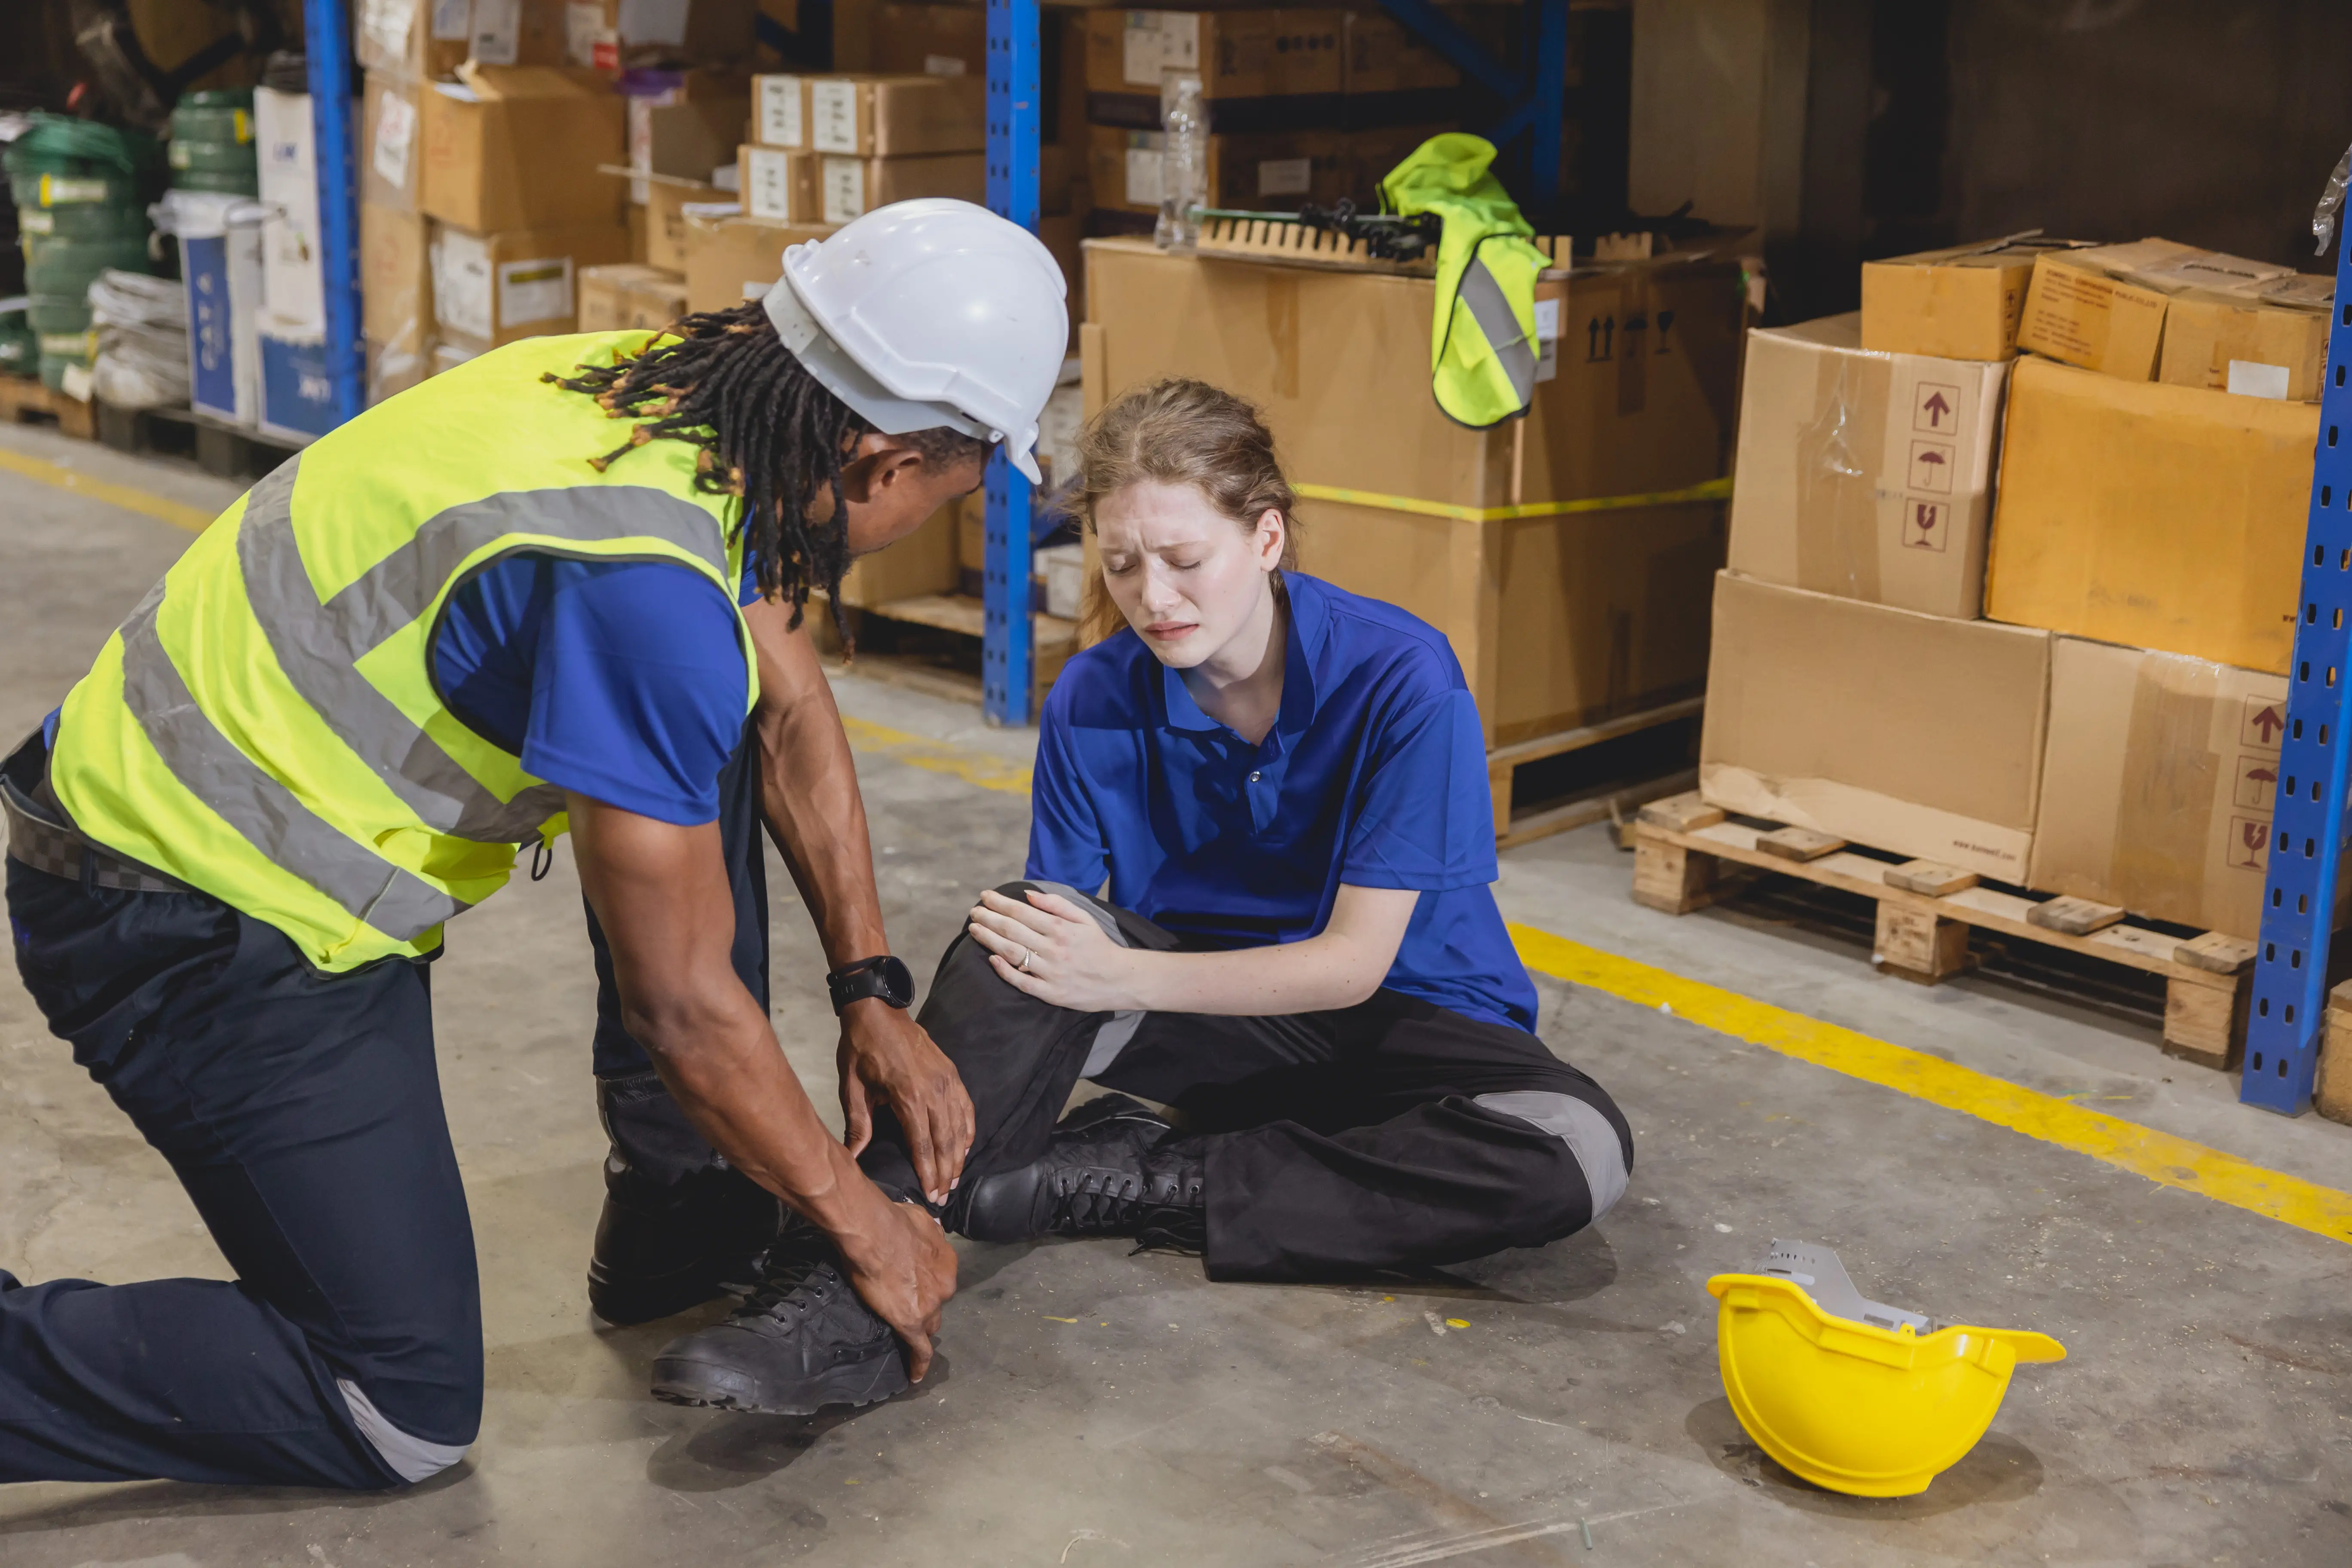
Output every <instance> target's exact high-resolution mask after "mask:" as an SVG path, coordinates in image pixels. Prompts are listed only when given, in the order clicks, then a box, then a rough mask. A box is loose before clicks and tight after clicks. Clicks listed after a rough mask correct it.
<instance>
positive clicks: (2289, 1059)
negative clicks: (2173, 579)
mask: <svg viewBox="0 0 2352 1568" xmlns="http://www.w3.org/2000/svg"><path fill="white" fill-rule="evenodd" d="M2335 311H2336V320H2335V321H2333V322H2331V323H2330V325H2329V331H2328V335H2327V375H2326V381H2325V383H2324V384H2322V386H2321V389H2320V397H2319V446H2318V452H2317V457H2316V458H2315V461H2314V463H2313V464H2312V473H2311V521H2310V524H2309V527H2308V529H2307V531H2306V537H2305V540H2304V544H2303V584H2302V593H2301V595H2299V597H2298V598H2297V600H2296V604H2297V607H2298V608H2299V610H2300V612H2301V613H2300V614H2299V615H2298V616H2297V617H2296V620H2295V628H2294V661H2293V665H2292V667H2291V668H2289V669H2288V671H2287V677H2288V679H2287V689H2286V692H2287V696H2286V730H2285V732H2284V735H2283V736H2282V737H2281V746H2280V755H2279V764H2278V773H2279V777H2278V783H2277V785H2276V788H2277V791H2278V795H2277V800H2276V805H2275V806H2274V809H2273V820H2272V821H2271V823H2270V825H2269V826H2268V827H2267V828H2264V827H2262V826H2260V825H2259V824H2257V823H2253V822H2252V821H2248V822H2246V823H2244V824H2242V826H2243V827H2244V828H2246V829H2247V830H2250V831H2254V832H2261V833H2266V834H2267V836H2268V837H2267V841H2266V842H2265V843H2264V845H2263V850H2264V854H2265V858H2266V861H2267V866H2266V868H2265V870H2264V873H2263V930H2262V942H2261V944H2260V946H2259V948H2258V950H2257V951H2256V952H2255V955H2254V986H2253V991H2254V997H2253V1007H2252V1013H2251V1015H2250V1016H2248V1018H2247V1020H2246V1061H2245V1074H2244V1076H2243V1077H2242V1079H2240V1080H2239V1084H2238V1098H2239V1100H2242V1101H2243V1102H2244V1103H2245V1104H2248V1105H2259V1106H2261V1107H2262V1108H2263V1110H2276V1111H2280V1112H2282V1113H2284V1114H2286V1115H2290V1116H2292V1115H2294V1114H2296V1113H2297V1112H2299V1111H2301V1110H2304V1109H2305V1107H2306V1106H2308V1105H2309V1104H2310V1103H2311V1089H2312V1073H2313V1068H2315V1067H2316V1066H2317V1064H2318V1056H2319V1031H2320V1025H2321V1022H2322V1020H2323V1019H2324V1018H2325V1017H2326V1005H2327V944H2328V936H2329V933H2330V932H2331V931H2332V930H2333V929H2334V927H2335V923H2336V922H2335V920H2334V918H2333V916H2334V913H2335V909H2336V876H2337V873H2338V872H2339V870H2340V869H2341V868H2342V857H2343V852H2344V850H2345V848H2346V847H2347V843H2346V840H2347V832H2346V827H2347V816H2346V809H2345V808H2346V797H2347V791H2346V773H2345V762H2346V759H2347V756H2352V728H2347V726H2352V659H2347V646H2352V630H2347V627H2346V625H2345V622H2346V620H2347V617H2352V439H2347V438H2346V437H2352V387H2347V385H2346V384H2345V383H2346V379H2347V375H2346V367H2347V365H2352V244H2347V243H2345V242H2344V241H2343V240H2342V239H2341V238H2340V237H2339V239H2338V242H2337V247H2336V304H2335ZM2248 722H2250V723H2251V722H2252V717H2251V716H2250V717H2249V720H2248Z"/></svg>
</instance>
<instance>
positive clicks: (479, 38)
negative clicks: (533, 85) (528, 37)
mask: <svg viewBox="0 0 2352 1568" xmlns="http://www.w3.org/2000/svg"><path fill="white" fill-rule="evenodd" d="M473 38H474V58H475V59H476V60H477V61H478V62H479V63H480V64H482V65H486V66H510V65H512V64H514V63H515V58H516V57H517V55H519V54H520V52H521V47H522V0H474V33H473Z"/></svg>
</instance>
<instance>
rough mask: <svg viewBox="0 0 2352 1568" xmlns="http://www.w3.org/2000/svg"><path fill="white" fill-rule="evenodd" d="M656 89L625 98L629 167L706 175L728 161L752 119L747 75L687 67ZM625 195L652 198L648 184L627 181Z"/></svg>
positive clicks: (694, 177)
mask: <svg viewBox="0 0 2352 1568" xmlns="http://www.w3.org/2000/svg"><path fill="white" fill-rule="evenodd" d="M683 77H684V79H683V80H682V81H680V82H679V84H678V85H677V86H676V87H674V88H671V89H668V90H667V91H666V92H662V93H658V94H651V95H647V94H634V95H632V96H631V97H630V98H629V99H628V100H627V102H628V121H627V124H628V138H629V167H630V168H631V169H633V170H635V171H636V172H637V173H638V174H669V175H673V176H675V177H677V178H679V179H687V180H708V179H709V178H710V174H711V171H712V170H714V169H717V168H718V167H719V165H720V164H722V163H730V162H732V161H733V159H734V156H735V148H736V145H737V143H738V142H740V140H741V138H742V135H743V124H744V121H747V120H749V119H750V118H751V90H750V81H749V79H748V78H745V77H740V76H731V75H728V74H726V73H724V72H719V71H699V70H698V71H689V72H686V73H683ZM629 199H630V200H631V201H633V202H640V203H642V202H646V201H648V200H650V199H651V183H650V182H648V181H646V180H633V181H631V182H630V189H629Z"/></svg>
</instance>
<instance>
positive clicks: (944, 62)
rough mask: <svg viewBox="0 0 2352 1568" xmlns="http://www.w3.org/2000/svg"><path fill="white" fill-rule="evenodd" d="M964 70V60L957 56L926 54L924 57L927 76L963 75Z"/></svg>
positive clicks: (924, 69)
mask: <svg viewBox="0 0 2352 1568" xmlns="http://www.w3.org/2000/svg"><path fill="white" fill-rule="evenodd" d="M963 72H964V66H963V61H962V60H961V58H958V57H957V56H954V55H925V56H924V57H923V74H924V75H925V76H961V75H963Z"/></svg>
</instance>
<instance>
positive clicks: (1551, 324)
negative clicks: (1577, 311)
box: [1536, 299, 1562, 381]
mask: <svg viewBox="0 0 2352 1568" xmlns="http://www.w3.org/2000/svg"><path fill="white" fill-rule="evenodd" d="M1561 303H1562V301H1560V300H1557V299H1552V300H1537V301H1536V379H1537V380H1538V381H1550V380H1552V379H1553V378H1555V377H1556V376H1558V375H1559V310H1560V305H1561Z"/></svg>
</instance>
